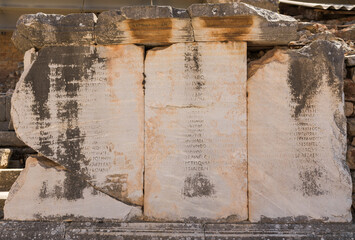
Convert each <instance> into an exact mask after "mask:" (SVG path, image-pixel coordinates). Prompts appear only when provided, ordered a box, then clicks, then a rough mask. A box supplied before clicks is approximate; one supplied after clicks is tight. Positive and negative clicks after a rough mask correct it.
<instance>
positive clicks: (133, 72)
mask: <svg viewBox="0 0 355 240" xmlns="http://www.w3.org/2000/svg"><path fill="white" fill-rule="evenodd" d="M28 56H31V55H28ZM143 56H144V50H143V48H142V47H138V46H134V45H117V46H87V47H85V46H81V47H77V46H66V47H64V46H59V47H46V48H43V49H41V50H40V51H39V54H38V56H37V57H36V58H35V60H33V62H32V65H30V66H28V67H25V71H24V73H23V74H22V77H21V79H20V81H19V82H18V84H17V87H16V89H15V92H14V94H13V97H12V109H11V115H12V120H13V125H14V128H15V130H16V132H17V134H18V136H19V137H20V138H21V139H22V140H23V141H24V142H26V144H27V145H28V146H30V147H31V148H33V149H35V150H36V151H38V152H39V153H41V154H43V155H44V156H46V157H47V158H49V159H51V160H53V161H55V162H57V163H59V164H60V165H62V166H64V167H65V168H67V169H68V170H70V171H72V172H74V173H76V174H79V175H80V176H81V177H83V178H84V179H86V180H87V181H88V182H89V183H90V184H92V185H93V186H95V187H96V188H99V189H100V190H101V191H103V192H105V193H107V194H109V195H110V196H113V197H115V198H117V199H119V200H121V201H124V202H126V203H130V204H137V205H141V204H142V202H143V155H144V110H143V109H144V99H143V87H142V81H143ZM25 66H27V64H25Z"/></svg>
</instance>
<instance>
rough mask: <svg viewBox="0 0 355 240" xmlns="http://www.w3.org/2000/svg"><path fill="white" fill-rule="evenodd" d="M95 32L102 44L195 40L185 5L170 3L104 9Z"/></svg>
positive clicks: (151, 43) (149, 43)
mask: <svg viewBox="0 0 355 240" xmlns="http://www.w3.org/2000/svg"><path fill="white" fill-rule="evenodd" d="M95 34H96V37H97V42H98V43H99V44H119V43H140V44H147V45H159V44H167V43H175V42H192V41H193V32H192V27H191V19H190V16H189V14H188V13H187V11H186V10H185V9H176V8H172V7H170V6H127V7H121V8H120V9H117V10H111V11H107V12H103V13H101V14H100V15H99V17H98V21H97V25H96V27H95Z"/></svg>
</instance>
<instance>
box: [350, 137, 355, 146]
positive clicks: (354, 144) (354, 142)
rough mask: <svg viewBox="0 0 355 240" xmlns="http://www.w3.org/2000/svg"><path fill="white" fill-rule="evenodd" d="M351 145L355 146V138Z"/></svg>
mask: <svg viewBox="0 0 355 240" xmlns="http://www.w3.org/2000/svg"><path fill="white" fill-rule="evenodd" d="M351 145H352V146H354V147H355V138H353V140H352V141H351Z"/></svg>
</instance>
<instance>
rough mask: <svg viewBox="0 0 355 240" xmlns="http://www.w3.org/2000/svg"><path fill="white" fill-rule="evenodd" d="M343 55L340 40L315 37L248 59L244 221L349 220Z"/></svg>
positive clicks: (349, 195)
mask: <svg viewBox="0 0 355 240" xmlns="http://www.w3.org/2000/svg"><path fill="white" fill-rule="evenodd" d="M343 62H344V54H343V51H342V50H341V47H340V45H338V44H335V43H332V42H328V41H316V42H314V43H312V44H311V45H309V46H306V47H304V48H302V49H300V50H285V49H276V50H273V51H270V52H268V53H267V54H266V55H265V56H264V57H263V58H262V59H260V60H258V61H256V62H254V63H252V64H250V66H249V68H248V69H249V72H248V75H249V79H248V180H249V219H250V221H251V222H259V221H266V220H270V221H283V222H284V221H308V220H320V221H325V222H348V221H350V220H351V212H350V206H351V192H352V185H351V178H350V174H349V170H348V167H347V166H346V163H345V154H346V118H345V115H344V102H343V97H342V95H343V91H342V85H343V83H342V81H343V76H342V68H343Z"/></svg>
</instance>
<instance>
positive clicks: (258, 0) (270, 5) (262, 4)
mask: <svg viewBox="0 0 355 240" xmlns="http://www.w3.org/2000/svg"><path fill="white" fill-rule="evenodd" d="M206 2H207V3H234V2H243V3H247V4H250V5H253V6H255V7H258V8H264V9H268V10H270V11H274V12H277V11H278V10H279V1H278V0H206Z"/></svg>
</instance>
